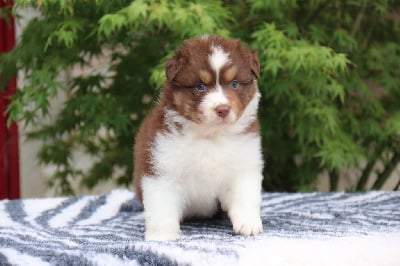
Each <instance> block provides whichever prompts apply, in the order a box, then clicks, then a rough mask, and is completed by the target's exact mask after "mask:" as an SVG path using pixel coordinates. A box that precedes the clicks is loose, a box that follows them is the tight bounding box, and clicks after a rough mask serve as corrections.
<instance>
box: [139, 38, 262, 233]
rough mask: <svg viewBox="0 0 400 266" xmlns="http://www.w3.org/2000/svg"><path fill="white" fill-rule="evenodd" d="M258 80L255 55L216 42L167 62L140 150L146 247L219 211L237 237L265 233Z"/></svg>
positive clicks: (189, 46)
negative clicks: (188, 220) (183, 224)
mask: <svg viewBox="0 0 400 266" xmlns="http://www.w3.org/2000/svg"><path fill="white" fill-rule="evenodd" d="M259 73H260V67H259V62H258V58H257V56H256V54H255V53H254V52H252V51H250V50H248V49H246V48H244V47H243V46H242V45H241V43H240V41H238V40H230V39H223V38H219V37H215V36H210V37H203V38H199V39H189V40H186V41H185V42H184V43H183V45H182V47H181V48H180V49H178V50H177V51H176V53H175V55H174V57H173V58H172V59H170V60H169V61H168V62H167V63H166V76H167V80H166V82H165V84H164V87H163V89H162V94H161V98H160V100H159V103H158V104H157V105H156V106H155V107H154V109H152V111H151V112H150V113H149V114H148V115H147V117H146V118H145V120H144V122H143V124H142V126H141V128H140V130H139V132H138V134H137V137H136V144H135V162H134V163H135V173H134V176H135V186H136V195H137V197H138V199H139V200H140V201H141V202H142V203H143V205H144V209H145V220H146V232H145V239H146V240H173V239H177V238H179V237H180V221H181V220H182V219H183V218H185V217H193V216H195V217H209V216H212V215H213V214H214V213H215V212H216V211H217V210H218V206H219V205H220V206H221V207H222V209H223V210H224V211H226V212H227V214H228V215H229V217H230V220H231V222H232V224H233V229H234V231H235V232H236V233H238V234H242V235H256V234H259V233H260V232H262V223H261V219H260V204H261V182H262V167H263V161H262V156H261V144H260V135H259V126H258V120H257V108H258V101H259V98H260V93H259V91H258V87H257V82H256V78H257V77H258V76H259Z"/></svg>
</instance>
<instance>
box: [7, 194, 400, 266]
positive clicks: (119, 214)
mask: <svg viewBox="0 0 400 266" xmlns="http://www.w3.org/2000/svg"><path fill="white" fill-rule="evenodd" d="M262 220H263V224H264V233H263V234H262V235H259V236H256V237H243V236H238V235H234V234H233V231H232V228H231V225H230V222H229V220H228V219H227V218H226V217H224V216H223V215H221V216H220V217H215V218H212V219H195V220H189V221H185V222H183V223H182V233H183V237H182V238H181V239H180V240H177V241H170V242H145V241H143V233H144V218H143V210H142V208H141V206H140V205H139V204H138V202H137V201H136V200H135V198H134V194H133V193H131V192H129V191H127V190H115V191H112V192H111V193H110V194H107V195H102V196H79V197H65V198H47V199H25V200H13V201H7V200H3V201H0V265H400V192H367V193H356V194H347V193H294V194H289V193H264V194H263V203H262Z"/></svg>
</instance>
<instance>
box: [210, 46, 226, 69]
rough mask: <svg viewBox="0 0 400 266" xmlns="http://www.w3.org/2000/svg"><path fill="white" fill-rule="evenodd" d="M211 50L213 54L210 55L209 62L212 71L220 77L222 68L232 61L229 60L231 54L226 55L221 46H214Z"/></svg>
mask: <svg viewBox="0 0 400 266" xmlns="http://www.w3.org/2000/svg"><path fill="white" fill-rule="evenodd" d="M211 50H212V54H210V55H209V57H208V60H209V62H210V65H211V67H212V69H213V70H215V72H216V73H217V76H218V74H219V71H220V70H221V68H222V67H223V66H224V65H225V64H227V63H229V62H230V61H231V60H230V59H229V54H228V53H226V52H225V51H224V50H223V49H222V48H221V46H213V47H212V48H211Z"/></svg>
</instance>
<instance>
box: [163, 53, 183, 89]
mask: <svg viewBox="0 0 400 266" xmlns="http://www.w3.org/2000/svg"><path fill="white" fill-rule="evenodd" d="M184 65H185V56H184V51H182V48H181V49H179V50H178V51H176V53H175V55H174V56H173V57H172V58H171V59H169V60H168V61H167V62H166V63H165V74H166V76H167V80H168V81H170V82H171V81H173V80H174V79H175V77H176V75H178V73H179V72H180V71H181V70H182V69H183V66H184Z"/></svg>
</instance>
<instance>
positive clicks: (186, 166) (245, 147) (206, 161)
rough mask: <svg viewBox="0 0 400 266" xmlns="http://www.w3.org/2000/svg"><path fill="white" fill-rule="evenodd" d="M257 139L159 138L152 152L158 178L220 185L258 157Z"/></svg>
mask: <svg viewBox="0 0 400 266" xmlns="http://www.w3.org/2000/svg"><path fill="white" fill-rule="evenodd" d="M258 142H259V141H258V139H257V138H256V137H254V136H253V137H249V136H246V135H239V136H218V137H215V138H210V139H208V138H198V137H196V136H193V135H190V134H186V135H185V134H172V133H171V134H158V135H157V138H156V142H155V146H154V149H153V152H152V156H153V166H154V168H155V170H156V173H157V175H159V176H161V177H163V176H167V177H169V178H172V179H175V180H180V181H181V182H182V183H185V182H207V183H208V182H210V183H213V184H215V185H218V184H219V183H220V182H222V181H223V180H224V179H226V178H227V176H230V175H231V174H232V173H234V172H235V171H238V170H239V169H240V168H241V167H246V166H247V165H248V164H249V163H251V162H250V161H249V159H248V158H246V157H243V155H244V156H246V154H247V155H250V156H251V157H252V158H253V159H254V157H258V156H257V153H258V150H259V148H258V147H257V144H258Z"/></svg>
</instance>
